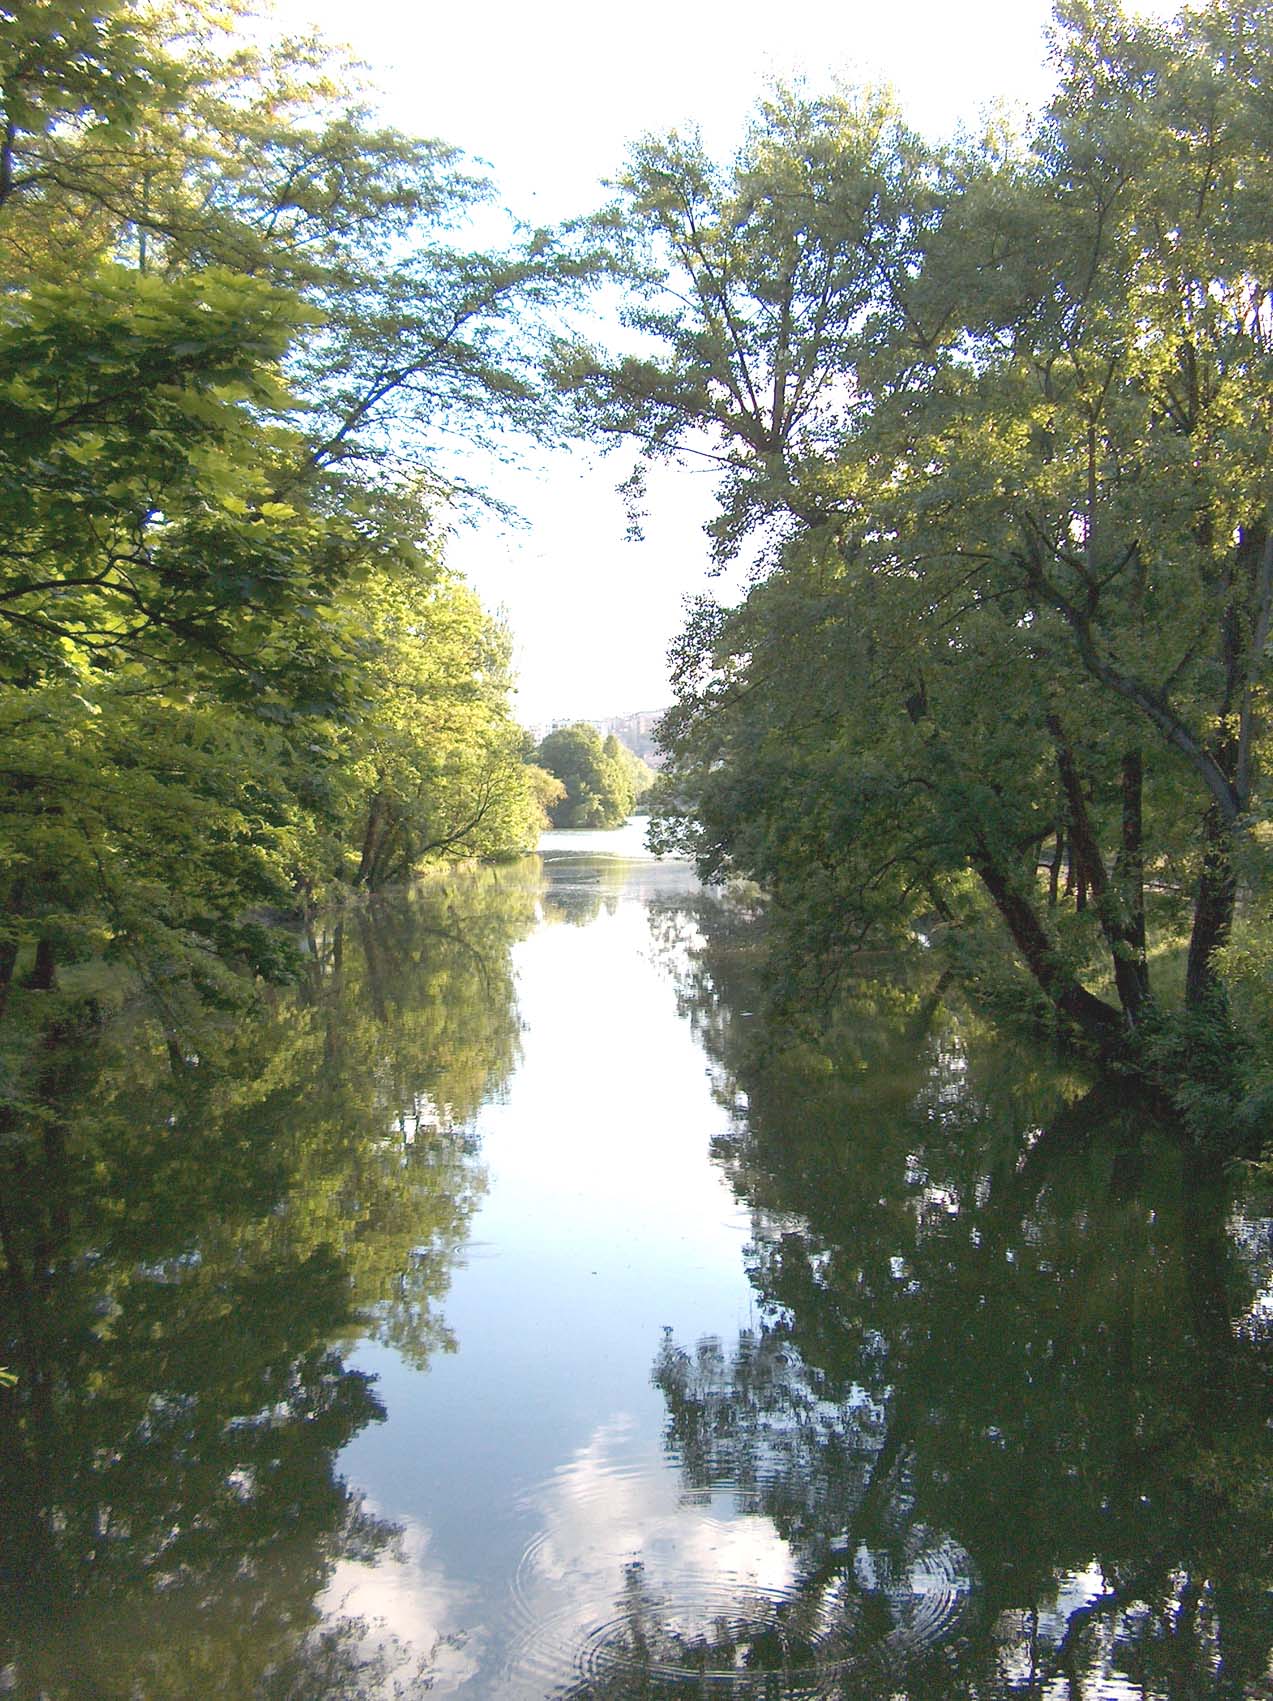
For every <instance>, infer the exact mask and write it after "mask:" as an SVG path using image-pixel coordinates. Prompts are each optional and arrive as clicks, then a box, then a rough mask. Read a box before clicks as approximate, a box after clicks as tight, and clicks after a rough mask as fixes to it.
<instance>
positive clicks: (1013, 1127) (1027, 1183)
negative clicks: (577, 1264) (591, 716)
mask: <svg viewBox="0 0 1273 1701" xmlns="http://www.w3.org/2000/svg"><path fill="white" fill-rule="evenodd" d="M704 934H705V935H706V941H705V943H704V939H703V936H704ZM656 938H657V939H658V942H659V945H660V948H661V949H662V950H663V951H664V952H665V953H666V954H667V955H668V956H669V958H672V957H675V956H676V954H677V953H678V952H679V953H680V954H681V956H682V960H683V963H684V968H683V970H682V973H681V986H682V994H683V998H684V1000H685V1004H686V1008H687V1009H688V1010H689V1012H690V1013H691V1015H692V1017H693V1019H694V1020H695V1023H696V1025H697V1027H698V1029H699V1031H700V1033H701V1035H702V1037H703V1039H704V1043H705V1044H706V1045H707V1047H708V1049H709V1052H710V1054H711V1056H712V1057H713V1060H714V1062H715V1064H716V1066H717V1069H718V1077H717V1082H718V1090H719V1093H720V1096H721V1098H722V1101H723V1102H724V1103H725V1104H726V1105H728V1106H730V1107H744V1106H745V1108H738V1109H737V1110H736V1112H735V1114H734V1116H733V1118H732V1121H731V1128H730V1131H729V1133H728V1134H727V1135H726V1136H725V1137H723V1138H722V1139H721V1140H720V1141H719V1142H718V1145H717V1150H716V1156H717V1158H718V1160H719V1161H720V1162H721V1164H722V1165H724V1167H725V1168H726V1170H727V1172H728V1174H729V1176H730V1178H731V1180H732V1183H733V1186H734V1188H735V1190H736V1192H737V1194H738V1196H739V1197H740V1199H742V1200H743V1201H745V1202H746V1203H747V1205H748V1206H749V1207H750V1209H751V1212H752V1221H753V1240H752V1244H751V1246H750V1248H749V1251H748V1258H749V1265H750V1274H751V1278H752V1281H753V1283H754V1285H755V1288H756V1291H757V1294H758V1296H759V1300H760V1306H761V1315H762V1317H763V1318H764V1323H763V1326H762V1327H761V1328H760V1329H759V1330H758V1331H757V1332H756V1333H754V1334H750V1333H749V1334H744V1335H742V1336H741V1337H740V1339H739V1340H738V1342H737V1343H736V1345H734V1346H732V1347H725V1346H723V1345H722V1344H721V1343H719V1342H716V1341H703V1342H699V1343H698V1344H697V1345H695V1346H687V1345H683V1344H678V1343H677V1342H675V1341H673V1340H671V1339H668V1340H667V1341H665V1343H664V1345H663V1348H662V1350H661V1351H660V1353H659V1355H658V1358H657V1360H656V1362H655V1366H654V1372H653V1375H654V1380H655V1382H656V1384H657V1385H658V1387H659V1388H660V1389H661V1391H662V1393H663V1395H664V1397H665V1399H666V1402H667V1412H668V1426H667V1445H668V1447H669V1449H670V1451H671V1454H672V1455H673V1457H674V1459H675V1461H676V1462H677V1464H678V1466H679V1468H680V1470H681V1472H682V1473H683V1480H684V1483H685V1487H686V1491H687V1492H688V1493H691V1494H696V1495H706V1494H710V1493H712V1492H717V1493H719V1492H720V1491H721V1490H722V1489H726V1490H728V1491H729V1492H730V1493H731V1494H732V1496H733V1498H734V1501H735V1504H736V1506H737V1507H738V1509H739V1510H740V1511H742V1512H743V1513H754V1514H762V1515H764V1516H765V1517H767V1518H768V1519H771V1520H772V1522H773V1524H774V1526H775V1528H776V1529H777V1531H778V1533H779V1534H780V1535H781V1536H782V1537H783V1538H784V1539H785V1540H786V1541H787V1542H788V1543H789V1545H790V1548H791V1550H792V1554H793V1557H794V1559H795V1561H796V1582H795V1584H794V1586H793V1589H792V1591H791V1595H790V1598H789V1599H788V1600H786V1601H784V1602H782V1603H780V1605H779V1606H778V1607H777V1608H776V1609H775V1610H774V1611H773V1612H772V1613H771V1614H770V1615H769V1618H770V1621H771V1622H772V1624H773V1627H774V1631H775V1635H776V1636H777V1635H778V1633H779V1631H780V1630H781V1629H782V1627H784V1626H786V1625H791V1624H795V1623H800V1624H802V1625H804V1626H806V1627H807V1626H809V1625H820V1626H821V1627H822V1628H821V1629H820V1630H819V1631H818V1634H817V1636H816V1637H812V1638H809V1639H808V1640H809V1648H810V1653H809V1657H808V1659H807V1661H806V1665H805V1668H804V1675H803V1676H800V1675H798V1673H797V1671H796V1670H795V1669H794V1667H793V1666H792V1664H791V1662H790V1661H788V1664H787V1667H786V1668H785V1672H784V1671H783V1670H780V1668H782V1667H783V1660H784V1659H785V1658H786V1650H785V1649H782V1648H778V1645H777V1643H776V1642H775V1643H774V1644H773V1648H774V1650H776V1651H775V1652H774V1659H775V1660H776V1662H777V1664H776V1666H775V1670H778V1671H779V1676H778V1677H777V1678H776V1680H773V1683H772V1684H771V1687H766V1686H765V1684H764V1683H762V1682H761V1681H760V1679H759V1678H758V1677H757V1676H756V1675H754V1673H752V1672H750V1671H749V1670H748V1661H749V1659H751V1658H753V1656H754V1653H755V1642H754V1638H753V1637H751V1635H750V1633H749V1632H748V1629H747V1624H748V1622H749V1621H748V1614H747V1611H746V1608H745V1605H742V1606H740V1611H739V1613H738V1615H737V1624H738V1626H739V1627H741V1628H735V1630H733V1631H731V1630H730V1628H729V1625H728V1623H725V1624H723V1626H718V1627H717V1630H716V1631H713V1632H709V1633H702V1632H700V1633H698V1634H696V1635H691V1636H689V1637H687V1636H686V1634H685V1633H684V1632H683V1631H682V1630H680V1629H679V1628H678V1627H677V1626H676V1625H675V1624H674V1623H668V1622H666V1620H663V1621H661V1620H660V1614H659V1608H658V1600H657V1589H656V1587H655V1585H654V1583H653V1580H648V1579H645V1578H643V1577H642V1578H640V1579H634V1578H632V1577H629V1578H627V1579H626V1580H625V1582H624V1585H623V1589H622V1592H621V1596H620V1602H619V1605H620V1612H619V1618H620V1622H621V1623H622V1625H623V1626H624V1628H623V1630H622V1631H620V1632H617V1633H616V1635H615V1638H614V1639H613V1646H612V1647H611V1649H610V1655H609V1660H608V1665H606V1667H605V1669H602V1670H598V1671H594V1672H591V1673H589V1674H588V1675H587V1677H586V1678H584V1679H582V1680H581V1681H580V1683H578V1684H577V1685H576V1686H575V1687H574V1688H573V1689H572V1690H571V1691H570V1692H569V1693H570V1695H571V1697H572V1701H585V1698H586V1701H601V1698H602V1697H607V1698H608V1697H611V1696H614V1697H616V1698H617V1697H619V1696H625V1697H626V1696H630V1695H647V1694H648V1695H651V1696H655V1695H664V1694H668V1695H671V1694H674V1693H687V1692H691V1693H697V1692H698V1690H697V1688H696V1687H695V1683H696V1682H699V1681H702V1680H696V1679H694V1678H692V1677H691V1675H690V1674H691V1673H692V1672H693V1671H694V1670H695V1668H696V1667H697V1668H699V1669H705V1670H707V1671H712V1672H715V1673H716V1674H717V1675H716V1677H715V1679H714V1682H713V1686H712V1691H711V1692H712V1693H738V1694H740V1695H751V1694H758V1695H759V1694H764V1695H769V1694H771V1693H772V1694H774V1695H781V1696H788V1695H797V1694H804V1693H808V1694H817V1695H827V1696H835V1697H840V1698H842V1701H848V1698H850V1697H854V1698H856V1697H859V1696H860V1697H863V1698H864V1701H865V1698H867V1697H870V1698H872V1701H881V1698H883V1697H892V1696H895V1695H898V1694H904V1695H905V1696H906V1697H907V1698H908V1701H927V1698H929V1697H931V1698H932V1701H938V1698H941V1701H948V1698H951V1697H968V1698H972V1697H976V1698H979V1701H980V1698H985V1701H989V1698H996V1697H1008V1696H1033V1697H1039V1698H1044V1697H1046V1698H1047V1701H1057V1698H1060V1697H1065V1698H1067V1701H1068V1698H1071V1697H1072V1698H1074V1701H1078V1697H1080V1696H1084V1697H1101V1698H1106V1697H1113V1696H1124V1695H1126V1696H1133V1695H1134V1696H1147V1697H1163V1698H1168V1697H1169V1698H1171V1701H1196V1698H1198V1697H1204V1696H1215V1697H1223V1698H1232V1701H1238V1698H1248V1701H1249V1698H1251V1697H1254V1696H1258V1695H1264V1694H1273V1684H1270V1681H1269V1664H1270V1651H1271V1649H1273V1613H1271V1611H1270V1599H1271V1596H1270V1588H1271V1587H1273V1542H1271V1535H1270V1532H1271V1531H1273V1493H1271V1492H1270V1488H1271V1484H1273V1468H1271V1467H1273V1435H1271V1432H1270V1425H1269V1413H1270V1410H1271V1409H1273V1407H1271V1405H1270V1398H1269V1396H1270V1380H1271V1379H1270V1369H1271V1367H1273V1353H1271V1352H1270V1347H1271V1344H1273V1343H1271V1338H1270V1336H1271V1328H1270V1307H1269V1305H1268V1293H1269V1282H1270V1274H1271V1272H1273V1236H1271V1233H1270V1223H1269V1219H1268V1217H1267V1216H1266V1215H1262V1214H1261V1213H1262V1212H1263V1211H1267V1209H1268V1203H1269V1202H1268V1200H1267V1198H1265V1199H1260V1198H1258V1197H1257V1196H1256V1193H1255V1190H1254V1189H1248V1192H1247V1196H1246V1197H1245V1198H1244V1197H1242V1196H1241V1194H1239V1193H1238V1192H1237V1191H1236V1190H1235V1186H1234V1183H1233V1181H1232V1179H1231V1178H1227V1177H1226V1175H1225V1174H1224V1173H1223V1172H1222V1170H1221V1169H1220V1167H1219V1166H1218V1165H1217V1164H1216V1163H1215V1162H1214V1160H1209V1159H1208V1158H1207V1157H1206V1156H1205V1155H1204V1154H1202V1153H1200V1152H1198V1151H1196V1150H1194V1149H1191V1148H1190V1147H1189V1145H1188V1144H1187V1143H1186V1142H1185V1141H1184V1140H1183V1139H1182V1138H1181V1136H1180V1135H1179V1134H1178V1133H1177V1131H1176V1130H1175V1129H1174V1128H1172V1127H1169V1126H1166V1125H1164V1123H1163V1122H1162V1120H1161V1119H1160V1118H1159V1117H1157V1116H1156V1115H1155V1113H1154V1111H1153V1110H1152V1108H1151V1107H1148V1106H1146V1105H1144V1104H1141V1103H1137V1102H1134V1101H1133V1100H1132V1099H1131V1098H1130V1096H1129V1095H1128V1093H1127V1092H1126V1090H1125V1088H1124V1089H1123V1090H1120V1088H1119V1085H1118V1084H1117V1083H1115V1084H1112V1085H1111V1084H1110V1083H1103V1084H1098V1085H1097V1086H1096V1087H1094V1088H1092V1089H1091V1090H1089V1091H1087V1092H1083V1091H1082V1090H1081V1088H1080V1087H1078V1085H1077V1083H1075V1082H1074V1081H1073V1080H1072V1079H1070V1078H1067V1076H1066V1073H1065V1071H1064V1070H1063V1069H1062V1068H1061V1067H1060V1066H1058V1065H1053V1064H1052V1063H1050V1062H1049V1060H1048V1059H1046V1058H1042V1059H1041V1058H1040V1057H1039V1056H1038V1055H1037V1054H1036V1055H1033V1056H1031V1055H1030V1054H1029V1053H1028V1052H1027V1051H1025V1050H1024V1049H1022V1048H1016V1047H1014V1046H1012V1045H1011V1044H1009V1043H1007V1042H1005V1041H1004V1039H1003V1038H1002V1036H996V1035H995V1034H994V1033H993V1032H992V1031H990V1030H989V1029H987V1028H985V1027H983V1026H982V1025H981V1024H979V1023H978V1022H977V1021H976V1020H975V1019H974V1018H973V1017H971V1016H970V1015H968V1014H967V1013H966V1012H961V1011H957V1010H956V1009H954V1008H951V1007H949V1006H948V1005H947V1003H946V1000H945V998H944V997H938V996H933V994H935V993H936V992H937V991H938V988H937V987H936V985H935V984H933V977H932V976H931V975H930V976H929V977H928V985H927V986H926V988H925V987H921V989H920V990H919V991H912V992H902V991H899V990H898V988H897V987H896V986H894V985H888V984H884V983H880V984H877V985H868V984H863V985H861V986H859V988H858V989H857V991H856V992H855V994H854V995H853V997H852V999H851V1000H850V1001H849V1002H848V1003H846V1005H845V1006H844V1008H843V1009H842V1010H841V1012H840V1014H839V1018H838V1020H837V1022H836V1024H835V1026H834V1028H833V1029H832V1030H831V1031H830V1032H829V1033H828V1034H827V1035H825V1036H824V1037H823V1039H822V1041H821V1043H819V1044H817V1045H814V1044H811V1043H809V1042H808V1041H807V1040H806V1041H803V1042H796V1041H794V1040H793V1041H792V1042H791V1043H790V1044H789V1045H787V1046H786V1047H785V1049H783V1050H781V1051H779V1052H775V1050H774V1048H773V1046H772V1036H770V1039H769V1040H763V1039H762V1036H761V1034H760V1032H759V1031H758V1026H757V1024H756V1023H754V1022H752V1021H749V1020H748V1019H747V1018H746V1016H745V1014H744V1013H745V1012H748V1011H751V1010H753V1009H756V1008H758V1007H759V1002H760V998H761V996H762V994H761V991H760V989H759V987H758V986H757V984H756V981H755V978H754V972H753V968H752V965H751V963H750V961H749V959H748V956H747V954H746V953H745V952H740V951H739V950H738V949H736V948H735V945H734V944H733V943H731V939H730V933H729V929H728V927H725V928H723V929H722V928H717V929H715V930H714V928H713V922H712V910H711V906H710V905H703V906H699V907H698V908H697V910H696V909H694V908H688V909H687V908H686V907H685V906H683V905H682V906H680V907H674V906H669V907H668V908H666V909H665V910H664V911H663V912H662V914H661V915H660V916H658V917H657V918H656ZM942 990H943V991H944V989H942ZM926 992H927V994H928V996H925V993H926ZM939 1555H944V1556H945V1562H944V1563H946V1564H947V1567H948V1570H949V1577H950V1583H951V1590H950V1599H949V1603H948V1604H949V1609H950V1610H949V1612H947V1613H943V1611H942V1610H938V1611H936V1612H935V1613H934V1612H931V1611H927V1610H925V1609H924V1605H923V1602H924V1597H925V1596H926V1594H927V1593H928V1592H929V1591H931V1589H932V1584H933V1575H934V1571H933V1560H934V1557H935V1556H939ZM917 1556H918V1557H919V1560H920V1563H919V1566H918V1570H917ZM938 1569H939V1570H940V1569H941V1567H940V1565H939V1566H938ZM961 1590H962V1591H963V1592H962V1593H961ZM938 1594H940V1589H939V1590H938ZM789 1642H790V1643H791V1644H792V1645H794V1642H795V1638H794V1637H791V1638H789ZM731 1672H732V1673H733V1674H734V1675H733V1676H730V1675H728V1674H730V1673H731ZM678 1674H679V1675H678Z"/></svg>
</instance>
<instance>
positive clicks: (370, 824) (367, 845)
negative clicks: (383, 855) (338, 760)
mask: <svg viewBox="0 0 1273 1701" xmlns="http://www.w3.org/2000/svg"><path fill="white" fill-rule="evenodd" d="M384 814H385V794H384V793H383V792H382V791H377V792H373V793H372V797H371V802H370V803H369V804H368V806H367V825H366V828H365V830H364V832H363V836H362V857H361V859H360V861H359V864H358V875H357V879H356V881H355V884H356V885H359V886H366V885H368V884H369V882H370V880H371V875H372V871H373V869H374V868H375V865H376V858H377V856H378V855H379V852H380V839H381V833H382V829H383V824H384Z"/></svg>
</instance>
